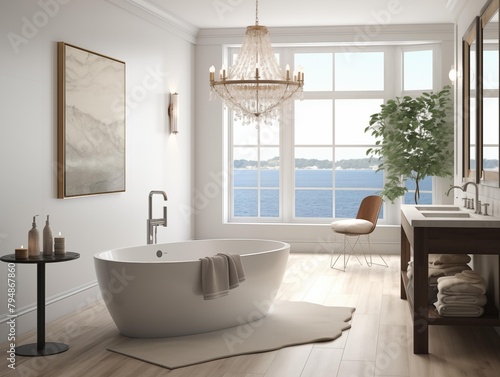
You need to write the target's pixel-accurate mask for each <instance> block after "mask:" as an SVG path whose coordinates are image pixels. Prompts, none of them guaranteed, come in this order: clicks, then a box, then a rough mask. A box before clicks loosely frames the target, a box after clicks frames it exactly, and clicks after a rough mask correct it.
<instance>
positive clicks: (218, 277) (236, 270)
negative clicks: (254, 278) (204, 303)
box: [200, 253, 245, 300]
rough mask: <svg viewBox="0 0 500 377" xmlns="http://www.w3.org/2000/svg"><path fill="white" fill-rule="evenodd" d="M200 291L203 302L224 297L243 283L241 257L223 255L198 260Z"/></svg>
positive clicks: (243, 274) (243, 272)
mask: <svg viewBox="0 0 500 377" xmlns="http://www.w3.org/2000/svg"><path fill="white" fill-rule="evenodd" d="M200 261H201V289H202V291H203V297H204V298H205V300H213V299H215V298H218V297H222V296H226V295H227V294H228V293H229V290H230V289H233V288H236V287H238V286H239V285H240V283H242V282H244V281H245V271H244V269H243V264H242V263H241V256H240V255H237V254H223V253H219V254H217V255H214V256H211V257H206V258H200Z"/></svg>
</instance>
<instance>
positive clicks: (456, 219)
mask: <svg viewBox="0 0 500 377" xmlns="http://www.w3.org/2000/svg"><path fill="white" fill-rule="evenodd" d="M401 213H402V215H403V216H404V217H405V218H406V220H407V221H408V223H409V224H410V225H411V226H412V227H422V228H424V227H428V228H500V218H498V217H493V216H490V215H488V216H484V215H479V214H475V213H474V210H469V209H465V208H461V207H459V206H456V205H439V204H438V205H402V206H401Z"/></svg>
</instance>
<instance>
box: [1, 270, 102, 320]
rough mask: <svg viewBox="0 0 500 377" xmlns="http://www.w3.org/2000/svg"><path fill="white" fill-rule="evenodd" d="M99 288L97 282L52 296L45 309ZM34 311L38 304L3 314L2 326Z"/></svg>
mask: <svg viewBox="0 0 500 377" xmlns="http://www.w3.org/2000/svg"><path fill="white" fill-rule="evenodd" d="M96 286H97V280H94V281H91V282H89V283H87V284H84V285H81V286H79V287H76V288H74V289H71V290H68V291H66V292H62V293H59V294H57V295H54V296H51V297H49V298H48V299H46V300H45V307H47V306H49V305H51V304H54V303H56V302H59V301H62V300H64V299H67V298H68V297H71V296H75V295H77V294H80V293H82V292H85V291H87V290H89V289H92V288H94V287H96ZM33 311H36V302H35V303H33V304H30V305H27V306H24V307H22V308H20V309H19V310H17V311H16V313H14V314H2V315H1V316H0V324H2V323H5V322H7V321H9V320H10V319H12V318H13V317H15V318H18V317H21V316H23V315H25V314H28V313H31V312H33Z"/></svg>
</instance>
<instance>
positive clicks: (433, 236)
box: [400, 205, 500, 354]
mask: <svg viewBox="0 0 500 377" xmlns="http://www.w3.org/2000/svg"><path fill="white" fill-rule="evenodd" d="M433 253H438V254H477V255H499V262H498V266H497V271H498V272H499V273H500V219H498V218H493V217H491V216H490V217H487V216H483V217H479V215H471V216H470V217H469V218H459V217H448V218H445V217H443V218H439V217H435V218H426V217H424V216H423V215H422V214H421V213H420V211H419V210H418V209H416V207H415V206H408V205H405V206H402V209H401V293H400V294H401V298H402V299H406V300H408V304H409V307H410V311H411V313H412V317H413V352H414V353H415V354H426V353H428V351H429V345H428V341H429V333H428V331H429V328H428V326H431V325H453V326H500V314H499V310H498V308H496V307H495V305H494V302H489V303H488V304H487V305H486V306H485V313H484V314H483V315H482V316H481V317H477V318H475V317H474V318H469V317H442V316H440V315H439V314H438V313H437V311H436V309H435V308H434V306H429V304H428V289H429V277H428V267H429V254H433ZM411 258H413V279H414V280H413V294H412V292H407V289H406V287H407V284H408V277H407V275H406V272H407V267H408V262H409V261H410V259H411ZM496 294H497V296H498V295H499V294H500V286H499V287H496ZM499 299H500V297H496V300H499Z"/></svg>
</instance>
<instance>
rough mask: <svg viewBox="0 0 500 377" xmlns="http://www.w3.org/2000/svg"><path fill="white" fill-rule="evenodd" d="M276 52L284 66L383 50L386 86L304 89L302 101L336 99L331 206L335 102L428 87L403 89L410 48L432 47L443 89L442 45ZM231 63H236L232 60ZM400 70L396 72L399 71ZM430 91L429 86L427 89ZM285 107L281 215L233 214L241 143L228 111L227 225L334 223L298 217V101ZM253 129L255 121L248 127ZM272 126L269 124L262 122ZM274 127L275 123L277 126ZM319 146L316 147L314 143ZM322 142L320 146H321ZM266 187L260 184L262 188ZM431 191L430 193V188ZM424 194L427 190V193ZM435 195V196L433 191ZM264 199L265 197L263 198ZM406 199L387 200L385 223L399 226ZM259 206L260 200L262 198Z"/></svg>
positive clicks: (436, 75) (296, 48)
mask: <svg viewBox="0 0 500 377" xmlns="http://www.w3.org/2000/svg"><path fill="white" fill-rule="evenodd" d="M237 50H238V47H227V55H226V56H228V57H232V56H234V54H235V52H237ZM273 50H274V52H275V54H279V56H280V59H279V60H280V64H281V65H282V69H284V66H285V65H286V63H287V62H288V63H289V64H290V65H292V66H293V63H294V56H295V54H296V53H320V52H331V53H332V54H335V52H349V51H352V52H372V51H382V52H384V89H383V90H381V91H359V90H356V91H335V83H334V82H333V83H332V85H333V90H332V91H306V90H304V93H303V99H328V100H331V101H332V106H333V114H332V117H333V120H332V127H333V136H332V139H333V140H332V144H331V145H330V146H331V147H332V148H333V149H334V151H333V152H332V159H333V161H332V163H333V167H332V174H333V177H332V187H331V190H332V196H333V198H332V206H333V209H332V210H333V211H335V192H336V190H338V188H336V187H335V169H334V166H335V148H337V147H340V146H337V144H335V120H334V118H335V109H334V107H335V100H336V99H382V101H383V103H385V102H386V101H387V100H388V99H390V98H394V97H395V96H403V95H411V96H414V95H418V94H421V93H422V92H424V91H403V77H404V76H403V74H404V71H403V69H404V67H403V54H404V52H405V51H421V50H432V51H433V53H432V55H433V81H432V82H433V86H434V87H433V88H432V89H431V90H435V89H436V88H438V87H440V85H439V84H440V82H441V77H440V74H441V70H440V67H441V55H440V53H441V52H440V47H439V43H422V44H412V45H390V44H381V45H376V46H362V47H361V46H296V45H294V46H290V47H288V46H283V47H279V48H273ZM228 60H229V62H228V63H229V64H228V65H229V66H230V65H231V64H232V63H233V62H232V59H231V58H229V59H228ZM332 69H333V72H332V75H333V77H332V80H333V81H334V80H335V55H333V67H332ZM394 72H396V75H394ZM306 85H307V72H306ZM425 91H428V90H425ZM288 106H289V107H287V108H286V114H287V115H286V116H282V117H281V120H280V124H279V153H280V156H279V161H280V162H279V169H280V177H279V216H278V217H259V216H255V217H253V216H251V217H241V216H234V189H235V187H234V176H233V161H234V160H233V149H234V148H235V147H238V146H239V145H238V144H235V145H233V130H232V125H233V122H232V119H231V115H232V114H231V112H230V111H228V110H227V109H226V110H225V115H224V120H225V128H224V129H225V130H226V135H225V142H224V146H225V149H226V153H225V154H224V159H225V161H224V166H225V168H226V170H225V171H226V172H229V174H228V177H229V179H228V180H227V182H228V184H227V185H226V187H225V190H226V191H227V193H226V195H225V209H224V212H225V213H224V216H225V220H226V221H227V222H228V223H298V224H304V223H307V224H326V223H329V222H331V221H332V219H333V218H315V217H306V218H304V217H295V147H296V145H295V142H294V135H295V129H294V123H295V105H294V103H291V104H289V105H288ZM246 127H253V125H250V126H246ZM263 127H268V126H263ZM272 127H274V126H272ZM315 146H316V145H315ZM318 146H319V145H318ZM372 146H374V145H364V144H363V145H344V144H343V145H342V146H341V147H342V148H344V147H346V148H348V147H366V148H369V147H372ZM253 147H258V148H261V147H262V146H258V145H255V146H253ZM257 189H258V190H261V186H260V185H259V186H258V187H257ZM359 190H370V189H366V188H359ZM434 190H435V184H434V178H433V183H432V191H434ZM426 192H427V191H426ZM422 193H423V192H422ZM433 196H434V194H433ZM259 197H260V196H259ZM403 201H404V198H400V199H398V200H397V201H396V202H395V203H390V202H388V201H384V205H383V211H382V212H383V214H384V216H383V218H381V219H379V224H381V225H384V224H386V225H392V224H395V223H396V222H395V221H397V219H398V218H399V216H398V214H399V212H400V205H401V203H403ZM258 206H259V207H260V201H259V202H258Z"/></svg>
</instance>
